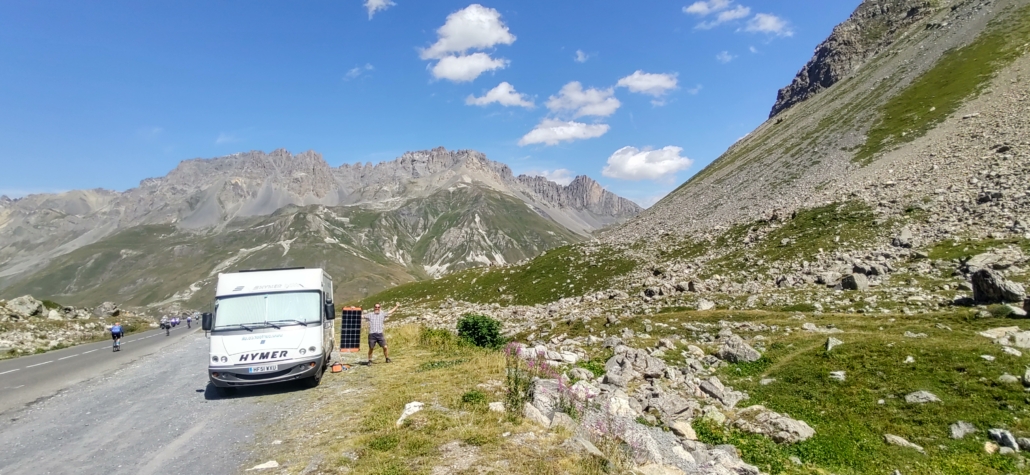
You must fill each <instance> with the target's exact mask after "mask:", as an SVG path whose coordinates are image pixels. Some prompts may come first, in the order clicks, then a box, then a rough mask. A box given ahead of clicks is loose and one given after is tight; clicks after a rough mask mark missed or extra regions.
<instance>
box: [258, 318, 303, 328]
mask: <svg viewBox="0 0 1030 475" xmlns="http://www.w3.org/2000/svg"><path fill="white" fill-rule="evenodd" d="M275 322H276V323H289V324H294V325H304V326H308V324H307V322H302V321H300V320H276V321H275ZM268 324H269V325H272V322H268ZM272 326H275V325H272ZM275 328H279V327H275Z"/></svg>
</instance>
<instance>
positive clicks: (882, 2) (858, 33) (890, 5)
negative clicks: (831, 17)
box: [769, 0, 935, 118]
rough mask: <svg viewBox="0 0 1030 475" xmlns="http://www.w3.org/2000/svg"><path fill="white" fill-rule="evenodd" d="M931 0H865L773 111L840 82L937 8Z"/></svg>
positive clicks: (823, 45)
mask: <svg viewBox="0 0 1030 475" xmlns="http://www.w3.org/2000/svg"><path fill="white" fill-rule="evenodd" d="M934 3H935V2H933V1H931V0H865V1H864V2H862V4H861V5H859V6H858V8H857V9H856V10H855V12H854V13H852V14H851V17H850V18H848V19H847V21H845V22H844V23H841V24H840V25H837V27H836V28H834V29H833V33H831V34H830V37H829V38H827V39H826V40H825V41H823V42H822V43H820V44H819V46H816V48H815V54H814V55H813V56H812V59H810V60H809V61H808V64H806V65H805V67H803V68H801V71H798V74H797V76H795V77H794V80H793V81H792V82H791V83H790V85H789V86H787V87H785V88H783V89H780V91H779V93H778V94H777V95H776V103H775V104H774V105H773V107H772V111H771V112H770V113H769V117H770V118H772V117H775V116H776V115H777V114H779V113H780V112H783V111H784V110H786V109H788V108H790V107H792V106H794V105H795V104H797V103H799V102H802V101H805V100H807V99H809V98H811V97H812V96H814V95H816V94H818V93H820V92H821V91H823V90H825V89H828V88H829V87H830V86H833V85H834V84H836V83H838V82H840V81H841V80H842V79H844V78H846V77H847V76H848V75H850V74H852V73H854V72H855V71H857V70H858V69H859V68H861V67H862V66H863V65H864V64H865V63H866V62H867V61H869V59H870V58H872V57H873V56H875V55H877V54H879V53H880V52H882V51H884V50H885V49H887V48H889V47H890V46H891V44H893V43H894V41H895V40H896V39H897V38H898V37H899V36H900V35H901V34H902V33H904V31H905V29H907V28H908V27H909V26H911V25H912V24H913V23H915V22H917V21H919V20H920V19H922V18H923V17H925V16H926V15H927V14H928V13H930V11H931V10H932V8H933V5H934Z"/></svg>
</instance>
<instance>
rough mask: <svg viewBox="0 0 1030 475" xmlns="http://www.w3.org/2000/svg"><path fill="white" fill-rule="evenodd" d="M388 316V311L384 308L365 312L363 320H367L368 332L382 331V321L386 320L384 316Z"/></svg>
mask: <svg viewBox="0 0 1030 475" xmlns="http://www.w3.org/2000/svg"><path fill="white" fill-rule="evenodd" d="M389 316H390V312H387V311H386V310H380V311H378V312H367V313H365V320H366V321H368V332H369V333H382V332H383V322H385V321H386V317H389Z"/></svg>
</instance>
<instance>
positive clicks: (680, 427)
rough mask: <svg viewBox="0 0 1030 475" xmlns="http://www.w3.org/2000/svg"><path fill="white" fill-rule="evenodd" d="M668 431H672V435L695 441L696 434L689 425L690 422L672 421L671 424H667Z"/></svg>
mask: <svg viewBox="0 0 1030 475" xmlns="http://www.w3.org/2000/svg"><path fill="white" fill-rule="evenodd" d="M669 429H672V432H673V433H674V434H676V435H678V436H680V437H682V438H684V439H687V440H697V433H696V432H694V427H693V426H691V425H690V422H687V421H682V420H681V421H673V422H672V424H669Z"/></svg>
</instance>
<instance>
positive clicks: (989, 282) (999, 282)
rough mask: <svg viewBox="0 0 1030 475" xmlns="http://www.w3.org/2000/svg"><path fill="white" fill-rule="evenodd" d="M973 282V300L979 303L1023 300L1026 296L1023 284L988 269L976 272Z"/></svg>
mask: <svg viewBox="0 0 1030 475" xmlns="http://www.w3.org/2000/svg"><path fill="white" fill-rule="evenodd" d="M972 282H973V300H974V301H976V302H979V303H1002V302H1022V301H1023V299H1024V298H1025V297H1026V291H1025V290H1024V289H1023V286H1022V285H1020V284H1017V283H1015V282H1010V281H1008V280H1005V279H1004V278H1003V277H1002V276H1001V275H999V274H998V273H996V272H994V271H991V270H988V269H980V270H978V271H976V272H974V273H973V276H972Z"/></svg>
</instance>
